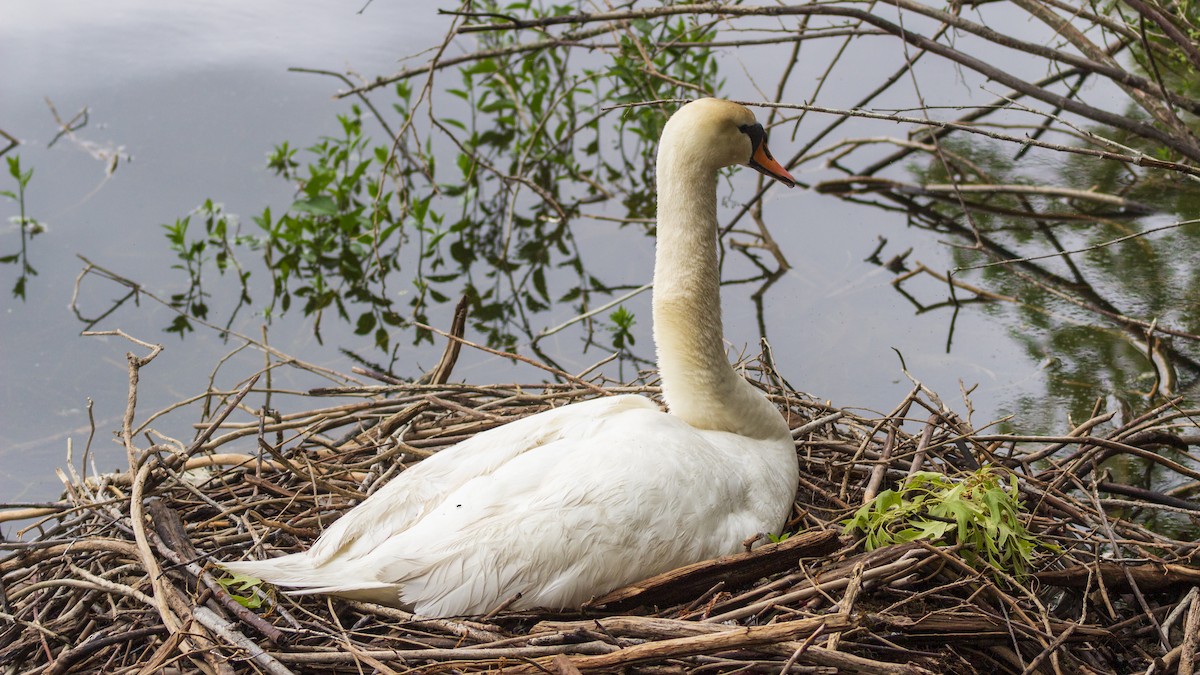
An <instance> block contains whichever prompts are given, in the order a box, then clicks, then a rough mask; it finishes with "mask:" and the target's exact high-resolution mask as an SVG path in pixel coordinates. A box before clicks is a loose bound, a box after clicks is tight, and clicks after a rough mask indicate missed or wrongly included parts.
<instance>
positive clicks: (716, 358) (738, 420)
mask: <svg viewBox="0 0 1200 675" xmlns="http://www.w3.org/2000/svg"><path fill="white" fill-rule="evenodd" d="M673 131H676V132H678V131H681V130H680V129H678V128H676V129H674V130H673ZM689 142H694V139H693V138H692V137H690V136H687V135H686V134H684V135H681V134H679V133H665V134H664V136H663V139H662V142H661V144H660V146H659V151H658V165H657V181H658V225H657V230H658V244H657V249H656V253H655V262H654V300H653V304H654V342H655V345H656V347H657V351H658V368H659V372H660V373H661V375H662V386H663V398H665V399H666V401H667V406H668V408H669V409H670V411H671V413H672V414H674V415H677V416H679V417H681V418H682V419H683V420H684V421H686V422H687V423H688V424H690V425H692V426H694V427H697V428H700V429H713V430H720V431H730V432H734V433H737V434H741V435H743V436H749V437H752V438H779V437H783V436H787V437H789V438H790V431H789V430H788V427H787V424H786V423H785V422H784V421H783V418H782V417H781V416H780V414H779V411H778V410H777V409H776V408H775V406H773V405H772V404H771V403H770V402H769V401H767V399H766V398H765V397H764V396H763V395H762V394H761V393H760V392H759V391H758V390H756V389H755V388H754V387H753V386H751V385H750V384H749V383H748V382H746V381H745V380H743V379H742V378H741V377H740V376H739V375H738V374H737V373H736V372H735V371H734V370H733V368H732V367H730V365H729V361H728V357H727V356H726V354H725V343H724V333H723V327H722V324H721V296H720V266H719V263H718V260H717V167H714V166H712V165H711V164H710V163H709V162H706V161H703V155H704V154H705V153H704V152H703V149H702V148H692V147H689Z"/></svg>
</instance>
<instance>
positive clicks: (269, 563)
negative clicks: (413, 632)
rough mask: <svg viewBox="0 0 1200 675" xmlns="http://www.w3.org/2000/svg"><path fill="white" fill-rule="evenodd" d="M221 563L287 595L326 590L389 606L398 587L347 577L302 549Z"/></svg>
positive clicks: (394, 601)
mask: <svg viewBox="0 0 1200 675" xmlns="http://www.w3.org/2000/svg"><path fill="white" fill-rule="evenodd" d="M221 567H223V568H224V569H225V570H227V571H229V572H232V573H234V574H241V575H245V576H248V577H254V578H255V579H259V580H261V581H266V582H268V583H271V584H274V585H275V586H280V587H282V588H285V589H287V592H288V593H289V594H290V595H309V594H313V593H326V594H330V595H338V596H341V597H344V598H350V599H353V600H364V601H368V602H377V603H380V604H385V605H390V606H393V607H397V606H402V603H400V602H399V591H400V589H399V587H397V586H396V585H395V584H389V583H386V582H383V581H373V580H372V581H350V579H353V577H354V576H355V575H353V574H347V573H346V571H345V570H337V569H331V568H330V567H329V566H324V565H315V564H313V561H312V559H311V558H310V557H309V556H308V555H305V554H304V553H293V554H291V555H285V556H282V557H279V558H270V559H267V560H239V561H233V562H223V563H221Z"/></svg>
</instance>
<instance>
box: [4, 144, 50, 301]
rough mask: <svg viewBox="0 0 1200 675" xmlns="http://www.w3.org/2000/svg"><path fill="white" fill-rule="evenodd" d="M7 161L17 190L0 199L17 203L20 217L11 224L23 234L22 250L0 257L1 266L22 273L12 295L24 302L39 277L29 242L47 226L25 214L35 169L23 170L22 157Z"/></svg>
mask: <svg viewBox="0 0 1200 675" xmlns="http://www.w3.org/2000/svg"><path fill="white" fill-rule="evenodd" d="M5 161H6V162H7V163H8V175H9V176H10V177H12V178H13V179H14V180H15V181H16V183H17V190H16V192H13V191H12V190H0V197H4V198H6V199H11V200H12V201H15V202H17V209H18V215H16V216H14V217H13V218H12V219H11V222H12V223H13V224H14V225H16V226H17V229H18V230H19V231H20V233H21V248H20V250H18V251H17V252H16V253H10V254H7V255H3V256H0V264H6V265H17V267H18V268H19V270H20V271H19V272H18V274H17V281H16V282H15V283H14V284H13V288H12V294H13V297H14V298H20V299H21V300H24V299H25V287H26V284H27V283H28V280H29V278H30V277H35V276H37V270H36V269H34V268H33V265H31V264H30V263H29V242H30V241H32V240H33V238H34V237H36V236H37V235H39V234H41V233H42V232H44V231H45V230H46V226H45V225H43V224H42V223H41V222H39V221H38V220H35V219H33V218H30V217H29V216H28V215H27V214H26V213H25V191H26V188H28V187H29V181H30V180H32V179H33V169H29V170H22V169H21V156H20V155H14V156H12V157H6V158H5Z"/></svg>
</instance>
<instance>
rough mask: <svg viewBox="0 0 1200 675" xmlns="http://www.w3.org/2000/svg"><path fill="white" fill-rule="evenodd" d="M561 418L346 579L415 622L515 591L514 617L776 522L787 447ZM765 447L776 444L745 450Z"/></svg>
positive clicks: (717, 548)
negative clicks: (564, 424) (542, 439)
mask: <svg viewBox="0 0 1200 675" xmlns="http://www.w3.org/2000/svg"><path fill="white" fill-rule="evenodd" d="M572 421H573V422H576V423H577V424H575V425H574V428H571V429H568V430H567V431H568V432H571V433H566V434H563V435H562V436H560V437H557V438H555V439H554V440H551V441H550V442H546V443H543V444H540V445H538V446H537V447H535V448H532V449H529V450H528V451H526V452H525V453H523V454H521V455H519V456H516V457H511V458H510V461H507V462H505V463H504V464H503V465H501V466H498V467H496V469H495V470H493V471H489V472H486V473H478V474H476V475H475V476H474V477H472V478H471V479H469V480H467V481H466V482H465V483H461V484H460V485H459V487H458V488H457V489H454V490H452V491H450V492H448V493H447V495H446V498H445V499H443V500H442V501H441V503H440V504H439V505H438V506H437V507H436V508H433V509H432V510H430V511H429V512H428V513H427V514H426V515H424V516H423V517H421V518H420V519H419V520H417V521H416V522H414V523H412V524H411V526H409V527H407V528H406V529H404V530H403V531H402V532H399V533H397V534H395V535H394V536H392V537H391V538H389V539H388V540H387V541H386V542H383V543H381V545H380V546H378V547H377V548H375V549H374V550H373V551H371V552H370V553H369V554H368V555H365V556H363V557H362V558H359V559H358V560H357V561H356V563H355V565H354V567H355V568H357V570H356V571H352V570H347V571H348V572H350V573H349V575H348V576H350V577H352V578H355V579H364V580H365V579H371V578H372V577H373V579H372V581H373V583H375V584H377V586H378V587H380V588H384V587H386V588H387V589H389V590H390V591H391V592H395V593H398V594H399V598H400V600H401V602H402V603H403V604H404V605H406V606H412V607H413V608H414V609H415V611H416V612H418V613H420V614H423V615H426V616H447V615H456V614H481V613H484V612H487V611H489V610H491V609H493V608H494V607H495V606H496V605H497V604H499V602H500V601H502V600H505V599H507V598H512V597H514V596H516V595H517V594H522V596H521V598H520V600H519V601H516V602H514V603H513V604H512V605H510V607H512V608H514V609H519V608H530V607H539V606H544V607H556V608H562V607H570V606H577V605H578V604H579V603H581V602H583V601H585V600H587V599H588V598H589V597H591V595H592V594H593V593H597V592H605V591H607V590H611V589H612V588H616V587H618V586H621V585H624V584H627V583H631V582H633V581H637V580H639V579H642V578H645V577H647V576H650V575H653V574H657V573H659V572H664V571H667V570H669V569H673V568H675V567H678V566H680V565H684V564H688V563H692V562H695V561H697V560H702V559H704V558H708V557H714V556H717V555H723V554H726V553H732V552H734V551H736V550H737V549H738V547H739V545H740V542H741V541H742V540H743V539H744V538H745V537H746V536H747V535H750V534H753V533H755V532H761V531H778V529H779V527H780V526H781V525H782V523H783V521H784V519H785V518H786V515H787V508H788V507H790V504H791V499H792V496H794V492H795V480H794V476H795V465H796V460H795V451H794V449H793V447H791V444H790V443H779V442H778V441H762V440H755V439H749V438H745V437H742V436H737V435H734V434H730V433H726V432H714V431H704V430H698V429H695V428H693V427H691V426H689V425H687V424H686V423H684V422H682V421H680V420H679V419H678V418H675V417H673V416H671V415H667V414H665V413H661V412H659V411H658V410H655V409H647V408H645V407H641V408H640V409H638V408H631V409H626V410H622V411H620V412H619V413H617V414H613V415H609V416H606V417H601V418H593V419H591V420H583V419H580V418H576V419H573V420H572ZM772 443H774V444H775V445H780V446H781V447H779V448H766V450H767V452H763V448H760V447H758V446H760V445H761V446H765V445H770V444H772ZM745 446H755V447H745ZM775 450H777V451H778V452H774V451H775ZM789 462H790V468H789V466H788V463H789ZM789 474H790V476H791V478H790V480H791V483H790V485H789V484H788V480H789ZM313 590H314V591H316V592H333V593H338V592H343V593H344V592H345V591H346V590H348V587H347V586H345V585H342V586H340V587H338V586H332V587H326V588H318V589H313Z"/></svg>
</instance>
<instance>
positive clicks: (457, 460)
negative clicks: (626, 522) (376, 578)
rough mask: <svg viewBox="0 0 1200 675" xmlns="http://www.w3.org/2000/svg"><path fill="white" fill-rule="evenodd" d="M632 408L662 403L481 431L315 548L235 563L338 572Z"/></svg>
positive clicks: (568, 409) (351, 515)
mask: <svg viewBox="0 0 1200 675" xmlns="http://www.w3.org/2000/svg"><path fill="white" fill-rule="evenodd" d="M631 409H649V410H655V411H657V409H658V408H657V406H656V405H655V404H654V402H652V401H650V400H649V399H647V398H645V397H642V396H635V395H625V396H609V397H604V398H598V399H593V400H589V401H582V402H579V403H573V404H571V405H567V406H563V407H561V408H555V409H553V410H547V411H545V412H542V413H538V414H537V415H531V416H529V417H526V418H524V419H520V420H516V421H514V422H510V423H508V424H505V425H504V426H501V427H497V428H495V429H489V430H487V431H484V432H482V433H479V434H476V435H475V436H473V437H472V438H470V439H467V440H466V441H463V442H461V443H459V444H457V445H455V446H452V447H450V448H447V449H445V450H442V451H441V452H438V453H437V454H435V455H433V456H432V457H429V458H427V459H425V460H423V461H421V462H418V463H417V464H416V465H415V466H413V467H411V468H409V469H407V470H406V471H404V472H403V473H401V474H400V475H399V476H397V477H396V478H395V479H393V480H392V481H391V482H389V483H388V484H387V485H384V486H383V487H382V488H380V489H379V490H378V491H376V492H375V493H374V494H372V495H371V496H370V497H368V498H367V499H366V500H364V501H363V502H362V503H361V504H359V505H358V506H356V507H355V508H354V509H352V510H350V511H349V512H348V513H346V514H345V515H343V516H342V517H341V518H339V519H338V520H337V521H336V522H334V523H333V525H331V526H330V527H329V528H328V529H327V530H326V531H325V532H324V533H323V534H322V535H321V536H320V538H318V539H317V541H316V543H315V544H314V545H313V547H312V548H311V549H309V550H308V551H305V552H302V553H296V554H292V555H289V556H283V557H282V558H274V559H271V560H264V561H254V562H249V563H248V565H243V564H241V563H234V564H231V565H229V566H228V567H229V568H230V569H235V568H237V569H236V571H244V572H246V573H251V574H253V575H254V576H257V577H259V578H263V579H266V580H268V581H275V582H278V583H289V581H291V582H293V583H299V580H296V579H289V578H286V577H283V576H280V574H274V575H273V574H272V565H274V567H275V568H276V569H278V570H283V569H290V568H293V567H298V568H299V569H302V570H313V569H316V568H321V567H323V566H329V567H331V571H336V570H337V568H339V567H340V566H341V565H342V564H344V563H345V562H346V561H348V560H353V559H357V558H360V557H362V556H364V555H367V554H368V553H370V552H371V551H373V550H375V549H376V548H377V547H378V546H380V545H381V544H382V543H383V542H385V541H387V540H388V539H389V538H391V537H393V536H395V535H397V534H399V533H401V532H404V531H405V530H406V529H407V528H409V527H410V526H411V525H412V524H413V523H415V522H417V521H419V520H420V519H421V518H422V517H423V516H425V515H426V514H427V513H429V512H430V511H432V510H434V509H436V508H437V507H438V505H439V504H441V503H442V502H443V501H444V500H445V499H446V496H447V495H449V494H451V493H453V492H455V491H456V490H458V489H460V488H461V487H462V486H463V485H464V484H466V483H468V482H470V481H471V480H473V479H476V478H479V477H481V476H487V475H489V474H491V473H493V472H495V471H496V470H497V469H498V468H500V467H502V466H504V465H505V464H506V463H508V462H510V461H511V460H512V459H513V458H514V457H519V456H521V455H522V454H524V453H527V452H529V451H530V450H532V449H536V448H538V447H541V446H544V445H547V444H550V443H553V442H554V441H556V440H557V439H559V438H561V437H562V435H563V434H564V433H570V430H571V429H572V428H574V427H577V426H578V425H579V424H580V423H581V422H584V421H588V420H596V419H605V418H607V417H610V416H612V415H616V414H619V413H620V412H621V411H624V410H631ZM249 566H253V569H251V568H250V567H249ZM309 575H310V576H311V573H309ZM322 576H323V575H322ZM305 585H312V583H305Z"/></svg>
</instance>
